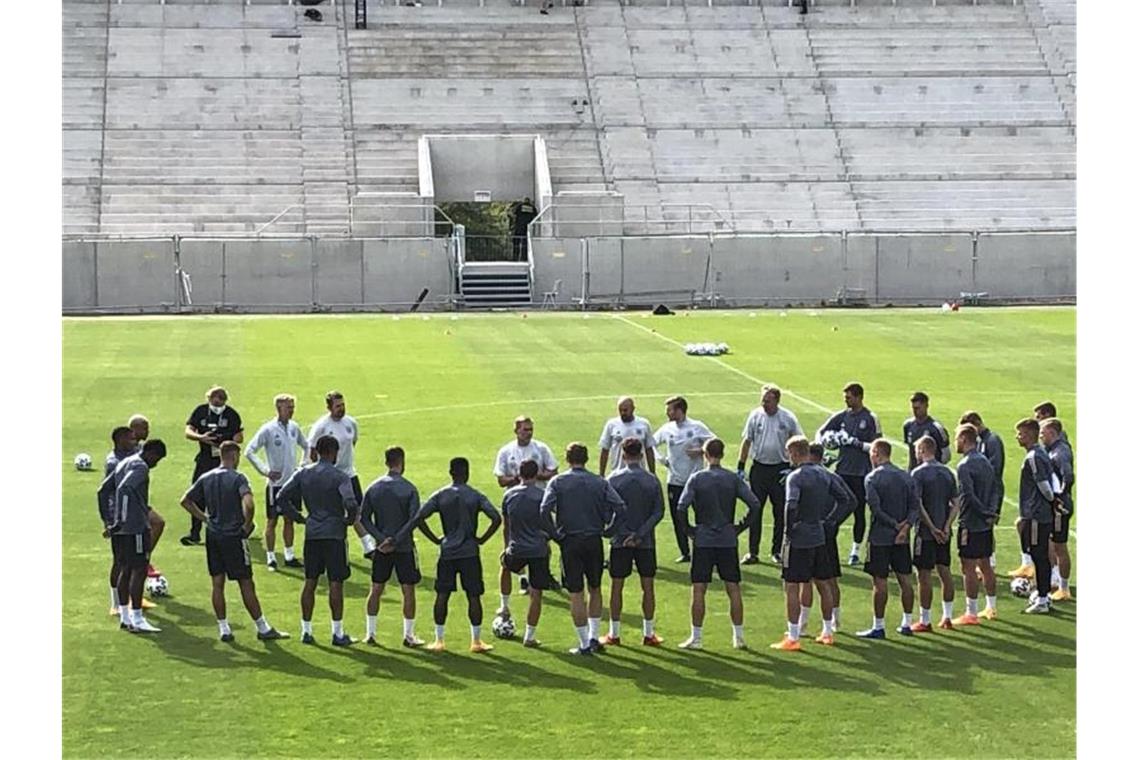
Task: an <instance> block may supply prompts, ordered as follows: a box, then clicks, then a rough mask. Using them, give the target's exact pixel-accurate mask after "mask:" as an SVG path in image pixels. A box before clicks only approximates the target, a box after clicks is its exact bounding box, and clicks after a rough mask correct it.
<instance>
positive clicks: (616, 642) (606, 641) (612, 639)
mask: <svg viewBox="0 0 1140 760" xmlns="http://www.w3.org/2000/svg"><path fill="white" fill-rule="evenodd" d="M601 643H602V645H603V646H607V647H620V646H621V636H611V635H609V634H608V633H607V634H606V635H605V636H603V637H602V641H601Z"/></svg>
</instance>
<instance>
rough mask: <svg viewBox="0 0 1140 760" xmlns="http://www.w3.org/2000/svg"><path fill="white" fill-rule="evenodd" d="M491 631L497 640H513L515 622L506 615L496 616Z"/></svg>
mask: <svg viewBox="0 0 1140 760" xmlns="http://www.w3.org/2000/svg"><path fill="white" fill-rule="evenodd" d="M491 631H492V632H493V633H494V634H495V638H497V639H513V638H514V637H515V621H514V620H512V619H511V618H509V617H507V616H505V615H496V616H495V619H494V620H492V621H491Z"/></svg>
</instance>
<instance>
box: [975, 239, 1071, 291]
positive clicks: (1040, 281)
mask: <svg viewBox="0 0 1140 760" xmlns="http://www.w3.org/2000/svg"><path fill="white" fill-rule="evenodd" d="M977 290H979V291H983V292H987V293H989V294H990V297H992V298H1072V297H1075V296H1076V294H1077V235H1076V233H1055V234H1045V233H1037V234H1034V233H1025V234H981V235H979V236H978V280H977Z"/></svg>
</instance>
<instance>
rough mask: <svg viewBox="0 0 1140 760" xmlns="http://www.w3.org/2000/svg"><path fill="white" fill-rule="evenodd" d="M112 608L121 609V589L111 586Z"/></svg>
mask: <svg viewBox="0 0 1140 760" xmlns="http://www.w3.org/2000/svg"><path fill="white" fill-rule="evenodd" d="M111 606H112V607H119V606H120V604H119V589H118V587H116V586H111Z"/></svg>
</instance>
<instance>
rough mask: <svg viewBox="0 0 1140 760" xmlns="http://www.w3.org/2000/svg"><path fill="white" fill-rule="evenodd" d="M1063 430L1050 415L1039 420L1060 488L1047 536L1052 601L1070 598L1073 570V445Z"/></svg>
mask: <svg viewBox="0 0 1140 760" xmlns="http://www.w3.org/2000/svg"><path fill="white" fill-rule="evenodd" d="M1063 433H1064V430H1063V429H1062V427H1061V421H1060V420H1058V419H1057V418H1056V417H1050V418H1049V419H1047V420H1045V421H1044V422H1043V423H1041V443H1043V444H1045V451H1046V452H1047V453H1048V454H1049V461H1050V462H1051V463H1052V465H1053V472H1054V473H1056V475H1057V480H1058V481H1059V483H1060V486H1061V490H1060V493H1059V494H1058V496H1059V498H1058V501H1059V502H1060V509H1054V514H1053V531H1052V533H1051V534H1050V536H1049V553H1050V555H1052V557H1053V558H1055V562H1053V575H1054V576H1056V580H1057V590H1056V591H1054V592H1053V593H1051V594H1049V599H1050V600H1052V601H1054V602H1063V601H1067V600H1069V599H1072V598H1073V597H1072V594H1070V593H1069V573H1070V572H1071V571H1072V569H1073V567H1072V563H1073V561H1072V558H1071V557H1070V556H1069V521H1070V520H1071V519H1072V517H1073V483H1074V482H1075V478H1074V476H1073V448H1072V447H1071V446H1070V445H1069V442H1068V440H1066V439H1065V438H1063V437H1062V434H1063Z"/></svg>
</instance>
